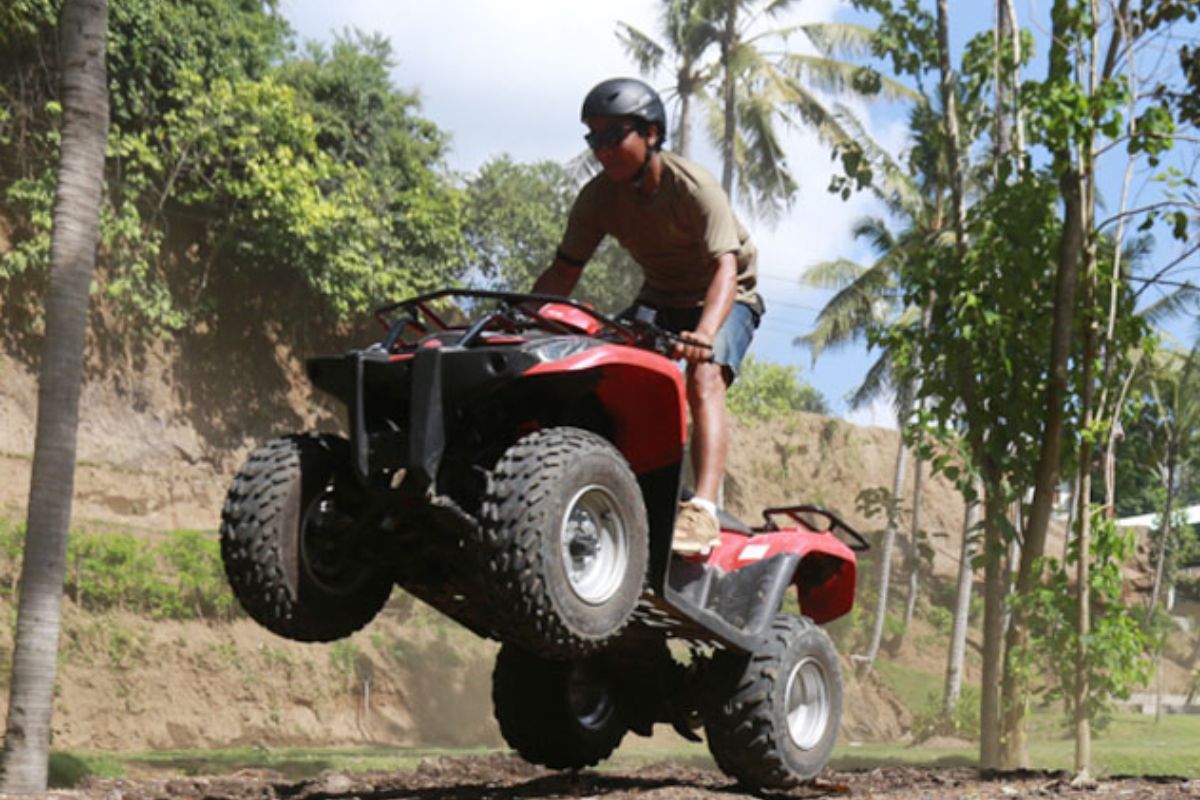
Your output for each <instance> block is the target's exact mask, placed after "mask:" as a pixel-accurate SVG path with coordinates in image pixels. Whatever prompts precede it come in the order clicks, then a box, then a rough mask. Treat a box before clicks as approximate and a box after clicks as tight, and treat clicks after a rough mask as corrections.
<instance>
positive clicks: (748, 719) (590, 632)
mask: <svg viewBox="0 0 1200 800" xmlns="http://www.w3.org/2000/svg"><path fill="white" fill-rule="evenodd" d="M447 308H449V309H450V310H451V311H454V312H455V313H460V310H461V309H463V308H466V309H467V310H468V312H469V318H470V321H469V322H466V323H464V324H452V323H451V322H450V321H449V320H448V313H449V312H447V311H446V309H447ZM376 317H377V318H378V319H379V320H380V322H382V323H383V325H384V327H385V329H386V331H387V332H386V334H385V335H384V337H383V339H382V340H381V341H379V342H378V343H376V344H373V345H371V346H370V347H368V348H366V349H364V350H353V351H350V352H347V353H345V354H342V355H338V356H326V357H321V358H313V359H310V360H309V361H308V362H307V370H308V376H309V378H310V379H311V380H312V382H313V384H314V385H315V386H317V387H318V388H320V389H322V390H324V391H325V392H328V393H330V394H332V395H333V396H335V397H336V398H338V399H339V400H340V401H341V402H342V403H343V404H344V405H345V407H346V411H347V434H348V435H347V436H345V437H342V436H334V435H330V434H324V433H307V434H298V435H293V436H287V437H284V438H280V439H274V440H271V441H269V442H267V443H266V444H264V445H263V446H261V447H260V448H258V449H257V450H255V451H254V452H253V453H252V454H251V455H250V457H249V459H248V460H247V462H246V464H245V465H244V466H243V467H242V469H241V471H240V472H239V473H238V474H237V476H236V477H235V478H234V481H233V485H232V486H231V487H230V489H229V494H228V497H227V499H226V502H225V507H224V510H223V512H222V518H221V553H222V557H223V559H224V562H225V569H226V572H227V574H228V577H229V581H230V584H231V585H232V586H233V590H234V592H235V594H236V595H237V597H238V599H239V600H240V602H241V604H242V606H243V607H244V608H245V609H246V611H247V612H248V613H249V614H250V616H252V617H253V618H254V619H255V620H257V621H258V622H259V623H261V624H262V625H264V626H265V627H267V628H268V629H270V630H271V631H273V632H275V633H277V634H279V635H281V636H285V637H287V638H290V639H296V640H301V641H329V640H333V639H338V638H340V637H344V636H348V635H349V634H351V633H353V632H354V631H356V630H358V629H359V628H361V627H362V626H363V625H365V624H367V622H369V621H370V620H371V619H372V618H373V617H374V616H375V614H376V613H377V612H378V611H379V610H380V608H382V606H383V604H384V603H385V602H386V600H387V598H388V596H389V594H390V593H391V591H392V587H393V586H394V585H397V584H398V585H399V586H401V587H403V588H404V589H405V590H406V591H408V592H410V593H411V594H413V595H415V596H416V597H418V598H420V599H421V600H423V601H425V602H426V603H428V604H429V605H431V606H433V607H434V608H437V609H438V610H440V611H442V612H443V613H445V614H446V615H448V616H450V617H452V618H454V619H455V620H457V621H458V622H460V623H462V624H463V625H465V626H466V627H468V628H470V629H471V630H472V631H474V632H476V633H477V634H479V635H481V636H486V637H490V638H493V639H497V640H499V641H500V642H501V643H502V647H501V649H500V653H499V656H498V658H497V660H496V668H495V673H494V683H493V699H494V704H495V714H496V719H497V721H498V722H499V725H500V730H501V732H502V734H503V736H504V738H505V740H506V741H507V742H508V743H509V744H510V745H511V746H512V747H513V748H514V749H515V750H516V751H517V752H518V753H520V754H521V755H522V756H523V757H525V758H526V759H528V760H530V761H532V762H535V763H538V764H542V765H545V766H549V767H553V768H564V769H568V768H581V767H585V766H590V765H594V764H596V763H597V762H599V761H600V760H601V759H604V758H606V757H607V756H608V755H610V754H611V753H612V751H613V750H614V749H615V748H616V746H617V744H618V743H619V742H620V741H621V739H622V737H623V736H624V735H625V733H626V731H627V730H632V731H634V732H636V733H639V734H642V735H649V734H650V732H651V729H652V727H653V725H654V724H655V723H657V722H668V723H671V724H673V725H674V726H675V727H676V729H677V730H679V731H680V732H681V733H683V734H684V735H686V736H688V737H689V738H693V739H697V740H698V737H696V735H695V733H694V731H695V730H696V729H698V728H699V727H700V726H703V727H704V729H705V732H706V734H707V740H708V746H709V749H710V750H711V751H712V754H713V756H714V757H715V759H716V761H717V764H718V765H719V766H720V767H721V769H722V770H724V771H725V772H726V773H728V774H729V775H731V776H734V777H735V778H737V779H739V780H740V781H741V782H742V783H743V784H746V785H748V786H750V787H755V788H773V787H786V786H790V785H793V784H795V783H796V782H798V781H801V780H805V779H808V778H811V777H812V776H814V775H816V773H817V772H819V771H820V770H821V768H822V767H823V766H824V765H825V763H826V761H827V760H828V759H829V756H830V753H831V751H832V749H833V746H834V742H835V740H836V738H837V733H838V726H839V724H840V720H841V705H842V679H841V670H840V667H839V663H838V658H837V654H836V653H835V651H834V647H833V644H832V642H831V641H830V639H829V637H828V635H827V634H826V633H825V632H824V630H822V629H821V628H819V627H817V623H823V622H827V621H829V620H832V619H834V618H836V617H838V616H840V615H842V614H845V613H846V612H847V611H849V610H850V608H851V607H852V605H853V603H854V587H855V577H856V560H855V552H854V551H855V550H862V549H865V548H866V546H867V545H866V542H865V541H864V540H863V538H862V537H861V536H860V535H859V534H858V533H857V532H855V531H854V530H853V529H851V528H850V527H849V526H848V525H846V524H845V523H844V522H842V521H841V520H840V519H838V517H837V516H835V515H834V514H832V513H830V512H828V511H825V510H823V509H820V508H816V507H812V506H793V507H787V508H770V509H767V510H766V511H765V512H764V521H763V524H762V525H760V526H758V527H754V528H752V527H749V526H747V525H745V524H743V523H741V522H739V521H737V520H736V519H734V518H732V517H731V516H729V515H724V516H723V519H722V527H723V531H722V534H721V544H720V546H719V547H717V548H715V549H714V550H713V552H712V553H711V554H710V555H708V556H707V557H705V558H683V557H680V556H675V555H673V554H672V551H671V537H672V530H673V524H674V518H675V512H676V509H677V507H678V502H679V497H680V489H681V486H680V483H681V474H682V465H683V458H684V449H685V445H686V442H687V406H686V402H685V397H684V384H683V377H682V375H681V373H680V370H679V368H678V366H677V365H676V364H675V362H673V361H672V360H671V359H670V358H669V357H668V356H667V355H666V354H668V353H670V351H671V346H672V343H673V341H672V335H671V334H668V333H666V332H665V331H663V330H661V329H660V328H658V327H656V326H655V325H654V324H653V322H651V321H649V320H647V319H644V318H640V317H635V318H634V319H630V320H625V319H614V318H610V317H607V316H605V315H603V314H600V313H597V312H596V311H594V310H592V309H591V308H589V307H587V306H586V305H583V304H581V303H577V302H573V301H570V300H563V299H561V298H552V297H545V296H537V295H527V294H509V293H499V292H485V291H455V290H446V291H441V292H435V293H433V294H427V295H422V296H420V297H415V298H413V299H411V300H406V301H404V302H401V303H396V304H393V305H389V306H385V307H383V308H381V309H379V310H378V311H377V312H376ZM838 531H841V532H843V533H845V534H847V535H848V536H849V537H850V540H851V544H849V545H847V544H846V543H844V542H843V541H841V540H840V539H839V538H837V537H836V536H835V535H834V534H835V533H836V532H838ZM790 586H794V587H795V588H796V591H797V595H798V600H799V605H800V609H801V611H802V613H803V615H804V616H795V615H791V614H785V613H781V606H782V602H783V599H784V595H785V593H786V591H787V589H788V587H790ZM669 639H677V640H680V641H682V642H684V643H686V644H687V645H688V647H689V648H690V655H691V657H690V658H689V659H686V663H681V662H680V661H677V660H676V658H675V657H674V656H673V655H672V652H671V650H670V649H669V648H668V645H667V642H668V640H669ZM677 650H678V648H677ZM685 654H686V653H685Z"/></svg>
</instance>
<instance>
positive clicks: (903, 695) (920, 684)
mask: <svg viewBox="0 0 1200 800" xmlns="http://www.w3.org/2000/svg"><path fill="white" fill-rule="evenodd" d="M875 670H876V671H877V672H878V673H879V678H880V680H881V681H883V683H884V685H885V686H887V687H888V688H889V689H891V690H892V691H893V692H894V693H895V694H896V697H897V698H898V699H899V700H900V702H901V703H903V704H904V705H905V707H907V708H908V709H909V710H910V711H912V712H913V713H914V714H917V713H921V712H922V711H926V710H928V708H929V706H930V703H931V698H933V700H932V702H935V703H936V702H940V698H941V696H942V692H943V691H944V690H945V679H944V678H943V677H942V676H941V675H937V674H934V673H932V672H921V671H920V670H915V669H911V668H909V667H906V666H904V665H903V664H897V663H896V662H894V661H887V660H884V659H879V660H877V661H876V662H875Z"/></svg>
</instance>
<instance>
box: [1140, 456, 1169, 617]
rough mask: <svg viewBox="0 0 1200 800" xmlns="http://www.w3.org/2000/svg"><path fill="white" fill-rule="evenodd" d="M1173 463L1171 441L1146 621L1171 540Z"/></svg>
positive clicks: (1159, 586)
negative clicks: (1164, 498) (1165, 495)
mask: <svg viewBox="0 0 1200 800" xmlns="http://www.w3.org/2000/svg"><path fill="white" fill-rule="evenodd" d="M1175 461H1176V447H1175V442H1174V440H1172V441H1171V442H1169V443H1168V444H1167V476H1166V483H1167V485H1166V490H1167V499H1166V500H1165V501H1164V502H1163V510H1162V522H1161V523H1159V526H1158V530H1159V534H1158V547H1157V552H1156V553H1155V555H1154V585H1153V587H1152V588H1151V590H1150V605H1149V607H1148V608H1147V609H1146V621H1147V622H1149V621H1150V620H1151V619H1153V618H1154V609H1156V608H1158V599H1159V595H1160V594H1162V583H1163V573H1165V572H1166V564H1167V543H1168V541H1169V540H1170V538H1171V514H1172V513H1174V505H1175Z"/></svg>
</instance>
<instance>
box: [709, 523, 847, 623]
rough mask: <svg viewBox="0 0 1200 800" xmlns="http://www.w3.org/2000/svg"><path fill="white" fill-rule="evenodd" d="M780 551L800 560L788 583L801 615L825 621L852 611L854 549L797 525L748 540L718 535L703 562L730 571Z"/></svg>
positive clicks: (741, 536)
mask: <svg viewBox="0 0 1200 800" xmlns="http://www.w3.org/2000/svg"><path fill="white" fill-rule="evenodd" d="M785 553H795V554H796V555H798V556H799V557H800V566H799V567H797V569H796V576H795V580H794V581H793V585H795V587H796V594H797V597H798V599H799V601H800V610H801V611H802V612H803V613H804V615H805V616H807V617H811V618H812V620H813V621H814V622H818V623H823V622H829V621H830V620H834V619H837V618H838V617H840V616H842V615H843V614H845V613H847V612H848V611H850V609H851V608H853V607H854V589H855V584H856V581H857V577H858V561H857V558H856V557H855V555H854V551H853V550H851V549H850V548H849V547H847V546H846V544H845V543H844V542H842V541H841V540H840V539H837V538H836V537H834V536H833V534H830V533H814V532H812V531H810V530H807V529H806V528H803V527H799V526H797V527H788V528H783V529H782V530H780V531H773V532H770V533H760V534H756V535H753V536H745V535H743V534H740V533H732V532H729V531H723V532H722V533H721V545H720V546H719V547H717V548H716V549H715V550H713V552H712V553H711V554H710V555H709V557H708V564H709V566H715V567H719V568H721V569H722V570H724V571H726V572H733V571H735V570H738V569H741V568H742V567H746V566H749V565H750V564H754V563H757V562H759V561H762V560H763V559H767V558H771V557H773V556H777V555H783V554H785Z"/></svg>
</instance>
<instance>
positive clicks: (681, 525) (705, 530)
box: [671, 503, 721, 556]
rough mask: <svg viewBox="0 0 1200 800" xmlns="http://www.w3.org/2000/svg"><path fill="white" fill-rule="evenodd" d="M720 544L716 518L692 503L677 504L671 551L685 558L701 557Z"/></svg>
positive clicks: (719, 528)
mask: <svg viewBox="0 0 1200 800" xmlns="http://www.w3.org/2000/svg"><path fill="white" fill-rule="evenodd" d="M720 543H721V525H720V523H718V522H717V518H716V517H714V516H713V515H712V514H710V513H708V512H707V511H705V510H704V509H703V508H701V507H700V506H697V505H693V504H692V503H680V504H679V514H678V515H677V516H676V517H675V538H674V539H672V540H671V549H672V550H674V551H675V552H676V553H679V554H680V555H685V556H694V555H700V556H703V555H708V553H709V551H711V550H712V549H713V548H714V547H715V546H717V545H718V544H720Z"/></svg>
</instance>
